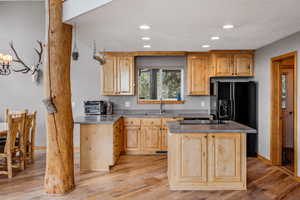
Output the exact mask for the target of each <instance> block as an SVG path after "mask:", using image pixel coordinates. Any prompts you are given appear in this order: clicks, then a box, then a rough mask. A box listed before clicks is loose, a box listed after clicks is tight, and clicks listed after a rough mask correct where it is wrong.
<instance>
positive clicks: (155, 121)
mask: <svg viewBox="0 0 300 200" xmlns="http://www.w3.org/2000/svg"><path fill="white" fill-rule="evenodd" d="M179 119H181V118H124V152H125V153H127V154H155V153H156V152H157V151H167V150H168V145H167V141H168V137H167V132H168V130H167V124H166V122H167V121H171V120H179Z"/></svg>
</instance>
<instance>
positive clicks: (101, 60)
mask: <svg viewBox="0 0 300 200" xmlns="http://www.w3.org/2000/svg"><path fill="white" fill-rule="evenodd" d="M93 59H95V60H97V61H98V62H99V63H100V64H101V65H104V64H105V57H104V55H103V56H99V55H97V48H96V42H95V41H94V54H93Z"/></svg>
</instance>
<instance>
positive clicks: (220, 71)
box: [214, 54, 234, 76]
mask: <svg viewBox="0 0 300 200" xmlns="http://www.w3.org/2000/svg"><path fill="white" fill-rule="evenodd" d="M214 66H215V70H216V72H215V76H233V75H234V70H233V68H234V66H233V60H232V55H231V54H215V55H214Z"/></svg>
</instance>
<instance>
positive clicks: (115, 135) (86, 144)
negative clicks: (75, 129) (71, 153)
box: [80, 119, 122, 171]
mask: <svg viewBox="0 0 300 200" xmlns="http://www.w3.org/2000/svg"><path fill="white" fill-rule="evenodd" d="M120 126H121V119H120V120H118V121H117V122H116V123H115V124H81V125H80V170H81V171H86V170H88V171H90V170H92V171H109V170H110V166H113V165H115V164H116V162H117V161H118V159H119V157H120V153H121V148H122V147H121V145H122V141H121V140H122V132H121V131H122V129H121V128H120Z"/></svg>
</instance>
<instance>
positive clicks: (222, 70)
mask: <svg viewBox="0 0 300 200" xmlns="http://www.w3.org/2000/svg"><path fill="white" fill-rule="evenodd" d="M213 65H214V67H215V76H224V77H232V76H253V69H254V66H253V54H252V53H242V52H241V53H239V52H237V53H226V52H222V53H213Z"/></svg>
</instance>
